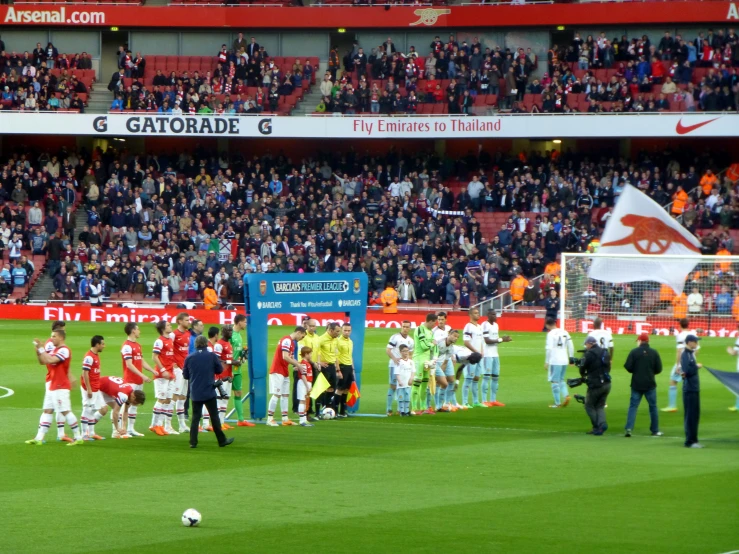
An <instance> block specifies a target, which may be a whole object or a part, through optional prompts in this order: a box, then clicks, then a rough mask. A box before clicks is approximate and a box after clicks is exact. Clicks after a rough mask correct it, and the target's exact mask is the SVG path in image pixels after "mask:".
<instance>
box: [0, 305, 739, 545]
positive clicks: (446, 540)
mask: <svg viewBox="0 0 739 554" xmlns="http://www.w3.org/2000/svg"><path fill="white" fill-rule="evenodd" d="M141 327H142V335H141V339H140V342H141V343H142V346H143V351H144V355H145V358H146V359H147V360H150V357H151V345H152V344H153V341H154V338H155V330H154V327H153V325H151V324H142V326H141ZM501 328H502V329H505V320H504V319H501ZM49 329H50V324H49V323H48V322H25V321H23V322H20V321H19V322H10V321H3V322H0V331H2V336H4V337H5V339H4V340H3V347H2V364H1V365H0V387H6V388H9V389H12V391H13V392H14V394H13V395H12V396H6V397H3V395H4V394H6V391H5V390H4V389H3V388H0V505H1V506H4V507H5V508H7V509H8V514H6V515H5V516H4V517H3V518H2V521H3V522H2V524H0V552H2V553H16V552H53V553H62V552H70V553H71V552H74V553H82V552H93V553H101V552H122V551H131V552H137V553H141V552H152V553H162V552H204V553H211V552H213V553H220V552H270V553H280V554H281V553H287V552H296V551H300V552H305V553H314V552H315V553H323V552H348V553H403V552H427V553H443V552H465V553H467V552H524V553H536V552H547V553H558V552H563V553H565V552H588V553H590V552H597V553H614V554H615V553H619V554H623V553H632V552H633V553H662V552H664V553H669V554H677V553H691V554H695V553H706V554H716V553H725V552H730V551H736V550H739V526H738V522H739V413H731V412H729V411H728V410H727V408H728V407H729V406H731V405H733V404H734V402H735V397H734V396H733V395H732V394H731V393H729V391H727V390H726V389H725V388H724V387H723V386H722V385H721V384H719V383H718V381H716V380H715V379H714V378H713V377H712V376H711V375H709V374H708V373H707V372H705V371H704V370H702V371H701V387H702V393H701V403H702V413H701V426H700V433H699V437H700V439H701V442H702V443H703V444H705V445H706V448H705V449H703V450H695V449H687V448H684V447H683V440H684V437H683V431H682V407H681V410H680V412H679V413H677V414H670V413H661V412H660V427H661V430H662V431H663V432H664V433H665V436H664V437H659V438H653V437H651V436H649V416H648V413H647V406H646V401H644V402H643V403H642V406H641V407H640V410H639V415H638V417H637V423H636V429H635V432H634V436H633V437H632V438H625V437H624V436H623V427H624V424H625V421H626V411H627V408H628V400H629V382H630V376H629V374H628V373H627V372H626V371H625V370H624V369H623V362H624V360H625V357H626V354H627V353H628V351H629V350H630V349H631V348H633V347H634V346H635V343H634V342H633V341H634V337H633V336H627V337H616V353H615V359H614V364H613V372H612V375H613V391H612V393H611V396H610V397H609V400H608V423H609V426H610V429H609V431H608V432H607V433H606V435H605V436H603V437H593V436H588V435H585V431H586V430H587V429H589V427H590V422H589V420H588V418H587V416H586V415H585V412H584V409H583V407H582V406H581V405H580V404H577V403H575V402H574V401H573V403H572V404H570V406H569V407H567V408H565V409H558V410H554V409H549V408H548V405H549V404H551V402H552V399H551V389H550V387H549V384H548V383H547V381H546V373H545V371H544V334H542V333H539V334H536V333H531V334H513V338H514V341H513V342H512V343H509V344H503V345H501V347H500V349H499V350H500V355H501V378H500V390H499V393H498V399H499V400H500V401H502V402H504V403H506V407H505V408H489V409H483V408H476V409H472V410H469V411H467V412H462V411H460V412H456V413H451V414H437V415H424V416H419V417H415V418H399V417H391V418H386V417H354V418H350V419H347V420H334V421H321V422H317V423H316V426H315V427H313V428H301V427H287V428H282V427H280V428H268V427H266V426H264V425H258V426H257V427H255V428H237V429H235V430H233V431H229V432H228V433H227V434H228V435H229V436H232V437H235V438H236V442H235V443H234V444H233V445H231V446H230V447H228V448H225V449H221V448H218V447H217V445H216V441H215V438H214V437H213V436H212V435H210V434H204V435H201V438H200V447H199V448H198V449H197V450H191V449H189V448H188V438H187V436H184V435H180V436H173V437H158V436H156V435H154V434H152V433H150V432H149V431H148V430H146V431H145V429H146V428H147V427H148V425H149V423H150V417H151V406H152V404H153V402H152V397H153V389H152V387H151V385H147V387H146V392H147V396H148V398H147V402H146V405H145V406H143V407H142V408H140V409H139V419H138V422H137V430H138V431H140V432H145V433H146V436H145V437H143V438H137V439H129V440H112V439H110V438H108V439H107V440H105V441H101V442H95V443H85V444H83V445H81V446H79V447H75V448H67V447H66V446H65V445H64V443H59V442H56V440H55V438H56V434H55V430H54V428H53V425H52V429H51V431H50V432H49V434H48V435H47V439H48V443H47V444H46V445H44V446H28V445H26V444H24V442H23V441H24V440H26V439H30V438H32V437H33V436H34V435H35V433H36V429H37V426H38V419H39V415H40V412H41V409H40V408H41V404H42V399H43V387H44V374H45V368H44V367H43V366H39V365H38V364H37V362H36V357H35V355H34V351H33V346H32V343H31V341H32V339H33V338H34V337H38V338H40V339H46V338H47V337H48V336H49V332H50V331H49ZM284 332H285V329H280V328H277V327H275V328H270V332H269V336H270V345H269V349H270V350H272V349H273V348H274V344H275V343H276V341H277V339H278V337H279V336H281V334H284ZM321 332H322V331H321ZM392 332H393V331H392V330H373V329H368V330H367V335H366V344H365V345H364V364H365V369H364V372H363V375H362V388H361V394H362V400H361V412H362V413H365V414H383V413H384V412H385V402H386V397H387V389H388V385H387V378H388V375H387V373H388V371H387V357H386V355H385V346H386V344H387V339H388V337H389V336H390V335H391V334H392ZM93 334H102V335H104V336H105V339H106V344H107V348H106V350H105V351H104V352H103V353H102V354H101V365H102V374H103V375H115V376H120V375H121V373H122V369H121V368H122V366H121V357H120V354H119V350H120V346H121V344H122V342H123V341H124V340H125V336H124V334H123V324H92V323H69V324H68V325H67V335H68V336H67V345H69V346H70V347H71V349H72V357H73V359H72V366H71V367H72V374H73V375H74V376H75V377H76V378H77V379H79V376H80V371H81V369H80V367H81V362H82V357H83V355H84V354H85V352H86V351H87V349H88V347H89V338H90V336H91V335H93ZM573 338H574V339H575V340H576V345H579V344H581V343H582V336H574V337H573ZM733 342H734V339H731V338H709V339H706V340H704V341H702V343H701V347H702V349H701V351H700V352H699V355H698V359H699V361H701V362H702V363H704V364H705V365H709V366H711V367H717V368H719V369H724V370H734V368H735V363H736V358H732V357H730V356H729V355H728V354H727V353H726V347H727V346H729V345H731V344H733ZM652 346H654V347H655V348H657V349H658V350H659V351H660V352H661V354H662V358H663V363H664V365H665V367H666V369H665V371H664V372H663V373H662V375H660V376H658V398H659V405H660V407H663V406H664V405H666V398H667V382H668V378H669V369H670V367H671V366H672V361H673V359H674V356H675V339H674V338H673V337H652ZM578 348H579V346H578ZM574 376H576V369H575V368H573V367H572V366H571V367H570V368H569V369H568V377H574ZM76 382H78V381H76ZM575 392H577V393H580V392H582V393H583V394H584V388H582V387H581V388H580V389H576V390H573V391H572V392H571V394H572V393H575ZM460 393H461V391H458V393H457V394H458V398H459V396H460ZM72 405H73V410H74V412H75V415H77V417H78V418H79V416H80V411H81V404H80V394H79V392H78V387H77V386H76V384H75V383H73V387H72ZM679 405H680V406H681V405H682V402H680V403H679ZM97 430H98V432H99V434H102V435H104V436H106V437H110V421H109V419H108V418H106V419H105V420H103V421H102V422H100V423H99V424H98V427H97ZM187 508H195V509H197V510H198V511H200V513H201V514H202V516H203V521H202V524H201V526H200V527H198V528H185V527H183V526H182V525H181V523H180V516H181V514H182V512H183V511H184V510H185V509H187Z"/></svg>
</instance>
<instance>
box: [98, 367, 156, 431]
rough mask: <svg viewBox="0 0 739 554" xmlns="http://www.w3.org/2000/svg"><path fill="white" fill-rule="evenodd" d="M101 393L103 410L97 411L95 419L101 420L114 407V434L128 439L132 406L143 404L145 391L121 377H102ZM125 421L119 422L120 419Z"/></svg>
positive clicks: (112, 418) (112, 416)
mask: <svg viewBox="0 0 739 554" xmlns="http://www.w3.org/2000/svg"><path fill="white" fill-rule="evenodd" d="M100 393H101V394H102V397H103V402H104V403H105V406H103V409H102V410H98V411H97V412H96V413H95V421H99V420H100V419H102V418H103V416H104V415H105V414H106V413H107V412H108V408H109V407H110V408H113V413H112V415H111V420H112V421H113V434H114V435H118V436H119V438H122V439H127V438H129V436H128V435H127V434H126V423H127V420H128V414H129V412H130V410H131V407H134V406H141V405H142V404H143V403H144V401H145V400H146V396H145V395H144V391H142V390H136V389H135V388H134V386H133V385H127V384H125V383H124V382H123V379H121V378H120V377H101V378H100ZM121 408H124V409H123V417H122V418H121ZM121 419H122V421H123V423H118V422H119V421H121Z"/></svg>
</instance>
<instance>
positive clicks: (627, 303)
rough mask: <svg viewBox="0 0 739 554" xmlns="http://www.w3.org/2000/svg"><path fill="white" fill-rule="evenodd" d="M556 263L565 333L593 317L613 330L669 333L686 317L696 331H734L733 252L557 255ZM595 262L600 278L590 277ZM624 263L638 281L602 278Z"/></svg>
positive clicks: (737, 270) (736, 264)
mask: <svg viewBox="0 0 739 554" xmlns="http://www.w3.org/2000/svg"><path fill="white" fill-rule="evenodd" d="M561 263H562V270H561V271H562V274H561V278H560V280H561V283H560V287H561V288H560V297H561V305H560V306H561V311H560V326H562V327H563V328H565V329H567V330H568V331H569V332H571V333H587V332H589V331H590V330H591V329H592V328H593V320H595V319H596V318H598V317H599V318H601V319H602V320H603V322H604V324H605V327H607V328H609V329H610V330H611V331H612V332H613V333H614V334H641V333H649V334H657V335H671V334H674V333H675V332H676V329H677V327H678V320H679V319H682V318H685V317H687V318H689V320H690V328H691V329H692V330H695V331H697V332H698V333H699V334H700V335H703V336H720V337H726V336H736V335H737V322H738V321H739V295H738V294H737V292H735V289H736V285H737V276H739V256H698V257H696V258H685V257H680V256H648V255H644V256H638V255H631V256H624V255H609V254H563V255H562V262H561ZM596 264H597V268H598V271H597V274H598V276H599V277H601V278H600V279H594V278H592V277H591V271H592V270H593V269H594V267H595V265H596ZM625 267H628V268H630V271H631V270H632V269H633V272H634V273H641V275H640V280H636V281H632V282H623V281H622V282H618V281H617V280H613V281H610V280H608V278H607V277H604V276H610V275H623V274H624V268H625ZM593 273H594V274H595V273H596V272H593ZM683 276H684V278H683ZM666 282H669V283H670V284H666Z"/></svg>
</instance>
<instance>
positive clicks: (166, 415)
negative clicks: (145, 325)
mask: <svg viewBox="0 0 739 554" xmlns="http://www.w3.org/2000/svg"><path fill="white" fill-rule="evenodd" d="M156 330H157V333H159V337H158V338H157V340H155V341H154V349H153V354H152V356H151V357H152V361H153V362H154V370H155V371H156V373H155V374H154V397H155V398H156V403H155V404H154V413H153V414H152V417H151V427H149V431H151V432H153V433H156V434H157V435H159V436H160V437H163V436H165V435H179V433H178V432H177V431H175V430H174V428H173V427H172V396H173V394H174V383H175V375H174V366H175V363H174V343H173V342H172V336H173V335H172V325H171V324H170V322H169V321H160V322H158V323H157V324H156Z"/></svg>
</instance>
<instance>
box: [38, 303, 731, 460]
mask: <svg viewBox="0 0 739 554" xmlns="http://www.w3.org/2000/svg"><path fill="white" fill-rule="evenodd" d="M486 316H487V319H486V321H483V322H482V324H480V323H479V320H480V312H479V310H478V309H477V308H473V309H471V310H470V312H469V318H470V321H469V322H468V323H467V324H466V325H465V327H464V329H463V331H462V333H463V337H464V339H463V341H464V346H458V345H457V344H456V343H457V341H458V339H459V331H457V330H455V329H451V327H450V326H449V325H447V324H446V313H444V312H439V313H438V314H434V313H430V314H428V316H427V318H426V322H425V323H423V324H421V325H420V326H418V327H417V328H416V329H415V330H414V332H413V335H411V324H410V322H408V321H405V322H403V323H402V325H401V329H400V332H398V333H396V334H395V335H393V336H392V337H391V338H390V340H389V342H388V345H387V348H386V352H387V355H388V357H389V370H390V388H389V390H388V397H387V413H388V415H392V414H393V403H394V402H395V401H396V400H397V404H398V413H399V414H400V415H403V416H407V415H420V414H434V413H436V412H454V411H457V410H459V409H463V410H465V409H470V408H478V407H503V406H505V404H503V403H501V402H499V401H498V399H497V393H498V385H499V377H500V358H499V354H498V345H499V344H501V343H506V342H510V341H511V338H510V337H509V336H500V335H499V328H498V323H497V318H496V314H495V312H494V311H492V310H491V311H489V312H488V313H487V314H486ZM175 322H176V329H175V330H174V331H173V330H172V328H171V324H170V323H169V322H164V321H162V322H159V323H157V324H156V329H157V332H158V335H159V337H158V338H157V339H156V340H155V342H154V345H153V349H152V361H153V367H152V366H151V365H149V364H148V363H147V362H146V361H145V360H144V359H143V355H142V349H141V345H140V344H139V342H138V339H139V336H140V329H139V327H138V325H137V324H135V323H129V324H127V325H126V327H125V334H126V336H127V339H126V341H125V342H124V343H123V346H122V348H121V357H122V364H123V377H122V378H118V377H104V376H101V374H100V358H99V354H100V352H102V351H103V349H104V348H105V340H104V338H103V337H102V336H100V335H96V336H94V337H92V339H91V345H90V350H89V351H88V352H87V353H86V355H85V356H84V359H83V362H82V370H83V371H82V376H81V378H80V390H81V396H82V405H83V411H82V416H81V420H80V422H78V420H77V418H76V417H75V415H74V414H73V413H72V410H71V388H72V379H71V377H70V363H71V359H72V354H71V350H70V348H69V347H68V346H67V345H66V344H65V339H66V332H65V322H63V321H57V322H54V324H53V325H52V336H51V338H50V339H49V340H47V341H46V343H45V344H43V343H42V342H41V341H39V340H38V339H36V340H35V341H34V346H35V348H36V354H37V358H38V361H39V363H40V364H43V365H46V366H47V374H46V383H45V396H44V403H43V413H42V415H41V420H40V422H39V428H38V432H37V435H36V437H35V438H34V439H32V440H30V441H27V442H28V443H29V444H43V443H44V441H45V436H46V433H47V432H48V430H49V428H50V427H51V424H52V420H53V417H52V416H53V414H54V413H56V423H57V440H60V441H65V442H68V443H69V444H70V445H75V444H81V443H82V442H83V441H85V440H88V441H91V440H102V439H103V437H101V436H100V435H98V434H97V433H96V432H95V425H96V423H97V422H98V421H100V419H102V417H104V416H105V415H106V414H107V413H108V411H109V410H110V409H112V412H111V419H112V423H113V434H112V436H113V438H130V437H140V436H143V434H142V433H139V432H138V431H136V429H135V422H136V417H137V408H138V406H140V405H141V404H143V403H144V401H145V399H146V398H145V395H144V392H143V385H144V383H146V382H152V381H153V384H154V391H155V392H154V396H155V404H154V408H153V413H152V422H151V426H150V427H149V429H150V431H152V432H154V433H156V434H157V435H170V434H171V435H177V434H180V433H182V432H188V431H189V428H188V424H187V421H186V413H185V405H186V398H187V395H188V384H187V379H186V378H185V377H186V376H185V375H184V374H183V368H184V366H185V363H184V362H185V359H186V357H187V356H188V354H189V353H191V352H192V351H193V348H194V338H195V337H196V336H199V335H200V334H202V331H203V327H202V323H201V322H198V321H194V322H191V321H190V317H189V315H188V314H187V313H182V314H180V315H178V316H177V318H176V320H175ZM679 324H680V331H679V333H678V334H677V336H676V342H677V357H676V361H675V364H674V366H673V368H672V372H671V375H670V389H669V405H668V407H667V408H664V409H663V411H666V412H674V411H677V405H676V400H677V384H678V382H680V381H681V375H680V365H679V360H680V356H681V354H682V351H683V350H684V349H685V340H686V337H687V336H689V335H691V334H692V333H691V331H689V322H688V320H687V319H683V320H680V322H679ZM317 325H318V322H317V321H316V320H314V319H307V320H305V321H304V326H300V327H297V328H296V329H295V330H294V331H293V333H291V334H290V335H286V336H285V337H282V338H281V339H280V341H279V342H278V345H277V348H276V350H275V355H274V359H273V362H272V365H271V368H270V372H269V387H270V393H271V395H272V397H271V398H270V402H269V411H268V421H267V424H268V425H269V426H278V424H277V423H276V422H275V421H274V414H275V411H276V409H277V403H278V402H279V403H280V408H281V412H282V425H284V426H289V425H294V424H295V423H294V422H292V421H290V419H289V417H288V403H289V396H290V391H291V387H290V376H289V367H290V366H291V365H292V366H293V367H294V370H295V373H294V375H295V383H294V384H295V387H294V389H293V395H294V399H295V400H296V404H297V410H296V411H298V414H299V416H300V425H302V426H305V427H311V426H312V424H311V423H310V422H309V421H314V420H315V418H313V417H311V415H314V414H315V415H320V414H322V413H323V411H324V410H325V409H326V408H331V413H335V414H337V417H346V415H347V414H346V405H347V404H346V403H347V394H348V392H349V390H350V388H351V387H352V383H353V382H354V363H353V358H352V351H353V343H352V341H351V338H350V335H351V325H350V324H348V323H347V324H344V325H343V326H341V325H339V324H338V323H331V324H329V325H328V326H327V328H326V332H325V333H324V334H323V335H320V336H319V335H318V334H316V328H317ZM545 327H546V329H547V331H548V332H547V335H546V358H545V370H546V371H547V375H548V381H549V382H550V384H551V389H552V395H553V398H554V403H553V404H552V405H551V406H550V407H551V408H560V407H565V406H567V405H568V404H569V402H570V396H569V391H568V387H567V382H566V379H565V372H566V369H567V366H568V365H569V364H571V363H572V360H573V357H574V347H573V343H572V339H571V337H570V335H569V334H568V333H567V331H565V330H562V329H559V328H557V327H556V322H555V321H554V320H547V321H546V324H545ZM245 328H246V318H245V316H243V315H237V316H236V317H235V319H234V324H233V325H226V326H223V327H222V328H221V329H220V330H219V329H218V328H216V327H211V328H210V329H209V331H208V344H209V346H208V350H211V351H213V352H214V353H216V354H217V355H218V357H219V358H220V359H221V361H222V363H223V367H224V371H223V373H222V374H220V378H221V379H222V380H223V386H222V389H221V392H222V396H221V397H219V399H218V414H219V419H220V421H221V425H222V426H223V428H225V429H230V428H231V426H229V425H228V424H227V423H226V422H225V416H226V410H227V406H228V398H229V396H230V395H231V394H232V393H233V395H234V397H235V400H234V408H235V410H236V412H237V416H238V423H237V425H238V426H254V424H253V423H250V422H248V421H246V420H245V419H244V416H243V405H242V403H241V395H242V391H241V388H242V376H241V366H242V365H243V364H244V363H245V362H246V359H247V357H246V349H245V348H244V345H243V340H242V336H241V332H242V331H243V330H244V329H245ZM588 337H589V338H592V339H594V341H595V343H596V344H598V345H599V346H600V347H601V348H603V349H604V350H606V351H608V353H609V357H610V358H611V359H612V356H613V338H612V335H611V333H610V331H608V330H607V329H605V328H604V327H603V324H602V322H601V321H600V320H598V319H597V320H596V321H595V322H594V329H593V331H591V333H590V334H589V336H588ZM729 353H730V354H734V355H736V354H737V353H739V346H735V347H733V348H730V349H729ZM298 358H300V359H299V360H298ZM314 358H315V361H314ZM455 364H459V365H458V367H457V368H456V369H455ZM144 371H146V372H148V373H151V375H152V377H148V376H147V375H145V374H144ZM462 375H463V376H464V380H463V384H462V403H461V404H460V403H458V401H457V395H456V391H457V386H458V383H459V380H460V378H461V377H462ZM321 377H323V380H322V384H321V388H320V390H319V391H317V392H319V394H317V395H315V396H314V398H315V402H312V398H311V392H312V389H313V387H314V383H317V382H319V380H320V379H321ZM480 389H481V390H480ZM470 392H471V393H472V402H471V403H470V402H469V397H470ZM432 406H433V408H432ZM738 407H739V400H738V401H737V406H735V407H732V408H730V409H731V410H732V411H736V410H737V408H738ZM173 418H176V421H177V422H178V427H179V431H176V430H175V429H174V427H173V425H172V420H173ZM80 423H81V425H80ZM65 424H66V425H67V426H69V427H70V429H71V431H72V437H71V438H70V437H67V436H66V434H65ZM203 428H204V429H203V430H209V428H210V425H209V421H208V419H207V417H206V419H205V422H204V423H203Z"/></svg>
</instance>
